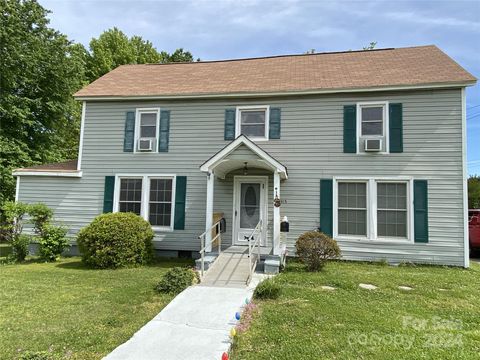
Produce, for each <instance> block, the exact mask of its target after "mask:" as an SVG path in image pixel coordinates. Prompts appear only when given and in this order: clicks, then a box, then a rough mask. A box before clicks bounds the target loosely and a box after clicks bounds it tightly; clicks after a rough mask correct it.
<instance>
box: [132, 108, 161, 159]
mask: <svg viewBox="0 0 480 360" xmlns="http://www.w3.org/2000/svg"><path fill="white" fill-rule="evenodd" d="M159 114H160V111H159V109H139V110H137V131H136V133H137V134H138V135H137V139H136V140H137V141H136V144H137V146H136V147H135V149H136V150H135V151H136V152H157V146H158V141H157V139H158V123H159Z"/></svg>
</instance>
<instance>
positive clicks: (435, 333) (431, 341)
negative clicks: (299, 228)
mask: <svg viewBox="0 0 480 360" xmlns="http://www.w3.org/2000/svg"><path fill="white" fill-rule="evenodd" d="M277 282H279V283H280V284H281V285H282V286H283V291H282V295H281V296H280V298H278V299H277V300H264V301H258V302H257V305H258V312H255V314H254V316H253V321H252V323H251V325H250V328H249V329H248V330H247V331H245V332H243V333H240V334H239V335H238V336H237V337H236V340H235V343H234V346H233V351H232V354H231V359H233V360H240V359H255V360H261V359H269V360H271V359H282V360H283V359H302V360H305V359H478V356H479V355H478V354H479V353H480V265H479V264H476V263H473V264H472V268H471V269H469V270H464V269H460V268H449V267H433V266H417V267H411V266H408V267H407V266H400V267H393V266H387V265H382V264H366V263H353V262H333V263H329V264H328V265H327V266H326V268H325V269H324V270H323V271H322V272H319V273H308V272H305V271H304V270H303V267H302V266H301V265H300V264H299V263H297V262H293V261H292V262H290V263H289V264H288V266H287V271H286V272H284V273H283V274H281V275H279V276H278V277H277ZM359 283H369V284H374V285H376V286H378V289H376V290H365V289H361V288H359V287H358V285H359ZM322 285H328V286H333V287H335V288H336V290H334V291H331V290H323V289H322V288H321V286H322ZM402 285H403V286H410V287H413V288H414V289H413V290H411V291H406V290H400V289H398V286H402Z"/></svg>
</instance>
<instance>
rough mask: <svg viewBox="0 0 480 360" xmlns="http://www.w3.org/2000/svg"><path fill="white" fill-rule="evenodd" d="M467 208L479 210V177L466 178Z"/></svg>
mask: <svg viewBox="0 0 480 360" xmlns="http://www.w3.org/2000/svg"><path fill="white" fill-rule="evenodd" d="M468 208H469V209H480V176H470V177H469V178H468Z"/></svg>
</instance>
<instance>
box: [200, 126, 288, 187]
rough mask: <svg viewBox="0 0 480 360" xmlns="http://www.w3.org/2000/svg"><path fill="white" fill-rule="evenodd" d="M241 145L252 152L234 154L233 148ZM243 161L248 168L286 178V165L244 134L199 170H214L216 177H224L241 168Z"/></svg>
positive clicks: (235, 148)
mask: <svg viewBox="0 0 480 360" xmlns="http://www.w3.org/2000/svg"><path fill="white" fill-rule="evenodd" d="M242 145H244V146H246V147H247V148H248V149H249V150H250V151H251V152H252V154H251V155H245V154H238V155H236V156H235V154H234V152H235V150H237V149H238V148H239V147H240V146H242ZM245 162H247V164H248V167H249V168H258V169H265V170H270V171H274V172H277V173H278V174H279V176H280V178H281V179H282V180H285V179H288V172H287V168H286V166H284V165H283V164H281V163H280V162H279V161H277V160H276V159H275V158H273V157H272V156H271V155H270V154H268V153H267V152H266V151H265V150H263V149H262V148H261V147H260V146H258V145H257V144H255V143H254V142H253V141H252V140H250V139H249V138H248V137H246V136H245V135H240V136H239V137H237V138H236V139H235V140H233V141H232V142H231V143H230V144H228V145H227V146H225V147H224V148H223V149H222V150H220V151H219V152H217V153H216V154H215V155H213V156H212V157H211V158H210V159H208V160H207V161H206V162H205V163H203V165H202V166H200V170H201V171H203V172H208V173H210V172H214V173H215V175H216V176H217V177H220V178H225V176H226V175H227V174H228V173H229V172H230V171H233V170H236V169H240V168H243V167H244V165H245Z"/></svg>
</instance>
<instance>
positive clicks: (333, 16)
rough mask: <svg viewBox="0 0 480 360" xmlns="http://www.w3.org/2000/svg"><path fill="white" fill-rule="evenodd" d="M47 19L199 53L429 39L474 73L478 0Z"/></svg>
mask: <svg viewBox="0 0 480 360" xmlns="http://www.w3.org/2000/svg"><path fill="white" fill-rule="evenodd" d="M40 3H41V4H42V5H43V6H44V7H46V8H47V9H49V10H51V11H52V14H50V19H51V25H52V26H53V27H54V28H56V29H58V30H60V31H61V32H63V33H65V34H67V35H68V37H69V38H70V39H71V40H74V41H76V42H80V43H83V44H84V45H88V43H89V41H90V39H91V38H92V37H98V35H99V34H100V33H101V32H102V31H104V30H106V29H108V28H111V27H114V26H116V27H118V28H120V29H121V30H122V31H124V32H125V33H126V34H128V35H140V36H142V37H143V38H144V39H147V40H150V41H151V42H153V44H154V45H155V47H156V48H157V49H158V50H167V51H173V50H175V49H176V48H179V47H183V48H185V49H188V50H189V51H191V52H192V53H193V55H194V56H195V57H200V58H201V59H202V60H214V59H228V58H241V57H252V56H266V55H278V54H294V53H303V52H305V51H307V50H309V49H315V50H316V51H317V52H322V51H339V50H349V49H359V48H362V47H363V46H365V45H367V44H368V43H369V42H371V41H377V42H378V45H377V47H378V48H384V47H402V46H414V45H427V44H435V45H437V46H439V47H440V48H441V49H442V50H443V51H445V52H446V53H448V54H449V55H450V56H451V57H453V58H454V59H455V60H456V61H457V62H459V63H460V64H461V65H462V66H463V67H464V68H466V69H467V70H468V71H470V72H471V73H472V74H473V75H474V76H476V77H480V0H476V1H459V0H454V1H400V0H397V1H321V0H319V1H311V0H284V1H281V0H277V1H273V0H250V1H241V0H208V1H201V0H196V1H189V0H188V1H187V0H184V1H163V0H157V1H133V0H130V1H84V0H74V1H66V0H63V1H54V0H40ZM467 133H468V135H467V137H468V139H467V141H468V168H469V173H470V174H480V85H476V86H474V87H470V88H468V90H467Z"/></svg>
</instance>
